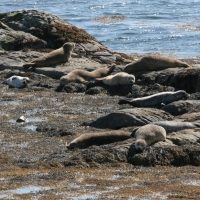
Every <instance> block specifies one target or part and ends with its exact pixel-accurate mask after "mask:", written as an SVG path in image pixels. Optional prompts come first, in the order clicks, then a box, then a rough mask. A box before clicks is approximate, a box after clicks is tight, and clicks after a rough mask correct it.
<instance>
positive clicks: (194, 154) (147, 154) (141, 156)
mask: <svg viewBox="0 0 200 200" xmlns="http://www.w3.org/2000/svg"><path fill="white" fill-rule="evenodd" d="M128 162H129V163H131V164H133V165H143V166H155V165H174V166H183V165H197V166H199V165H200V145H192V144H190V145H183V146H174V145H166V146H163V147H162V149H161V148H160V147H152V146H151V147H148V148H146V149H145V150H144V151H143V152H142V153H138V152H137V151H136V150H135V148H134V145H132V146H131V147H130V149H129V152H128Z"/></svg>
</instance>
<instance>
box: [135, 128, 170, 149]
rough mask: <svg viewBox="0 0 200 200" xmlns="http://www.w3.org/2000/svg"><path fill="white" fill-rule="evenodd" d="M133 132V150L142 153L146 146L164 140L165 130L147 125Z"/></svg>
mask: <svg viewBox="0 0 200 200" xmlns="http://www.w3.org/2000/svg"><path fill="white" fill-rule="evenodd" d="M135 131H136V132H135V139H136V141H135V148H136V149H137V150H141V151H143V150H144V149H145V148H146V147H147V146H150V145H152V144H154V143H156V142H159V141H165V140H166V131H165V129H164V128H163V127H161V126H158V125H154V124H147V125H144V126H142V127H140V128H138V129H136V130H135ZM132 134H134V133H132Z"/></svg>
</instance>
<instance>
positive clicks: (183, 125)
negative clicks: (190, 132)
mask: <svg viewBox="0 0 200 200" xmlns="http://www.w3.org/2000/svg"><path fill="white" fill-rule="evenodd" d="M152 124H155V125H158V126H162V127H163V128H164V129H165V130H166V132H167V133H172V132H177V131H180V130H184V129H194V128H199V127H200V123H196V122H194V123H193V122H181V121H158V122H153V123H152Z"/></svg>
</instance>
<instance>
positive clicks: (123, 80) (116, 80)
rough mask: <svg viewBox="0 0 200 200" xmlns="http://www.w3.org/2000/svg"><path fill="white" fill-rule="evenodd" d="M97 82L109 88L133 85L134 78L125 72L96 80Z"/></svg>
mask: <svg viewBox="0 0 200 200" xmlns="http://www.w3.org/2000/svg"><path fill="white" fill-rule="evenodd" d="M97 80H98V81H101V82H102V83H104V84H105V85H109V86H115V85H130V84H133V83H135V76H134V75H132V74H128V73H126V72H119V73H117V74H114V75H109V76H106V77H103V78H98V79H97Z"/></svg>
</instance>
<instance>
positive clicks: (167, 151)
mask: <svg viewBox="0 0 200 200" xmlns="http://www.w3.org/2000/svg"><path fill="white" fill-rule="evenodd" d="M0 21H1V23H0V33H1V34H0V48H1V50H0V56H1V59H0V82H2V81H3V80H5V79H7V78H9V77H10V76H12V75H19V76H23V77H29V78H30V80H31V82H30V83H28V86H27V87H26V88H23V89H16V88H14V89H13V88H9V87H8V86H6V85H3V84H0V93H1V97H0V110H1V115H0V122H1V130H0V135H1V136H0V138H1V139H0V144H1V145H0V146H1V148H0V155H4V157H5V158H3V159H2V160H1V164H2V165H1V166H3V165H5V166H8V165H17V166H21V167H29V166H36V167H40V166H45V167H52V166H54V167H57V166H62V167H63V166H65V167H69V166H78V167H83V166H84V167H88V166H89V167H90V166H98V167H100V166H102V165H106V166H116V165H121V164H122V163H123V164H125V163H129V164H133V165H145V166H154V165H175V166H182V165H200V156H199V155H200V146H199V143H200V136H199V128H196V127H194V128H193V129H187V130H181V131H178V132H174V133H171V134H168V135H167V140H166V141H165V142H159V143H156V144H154V145H152V146H150V147H148V148H146V149H145V150H144V151H143V152H138V151H136V149H135V148H134V138H130V139H127V140H125V141H118V142H116V141H114V142H112V143H110V144H102V145H100V146H96V145H91V146H90V147H88V148H85V149H73V150H69V149H67V148H66V146H65V143H66V141H67V142H69V141H72V140H73V139H74V138H76V137H77V136H79V135H81V134H84V133H88V132H90V133H93V132H101V131H109V129H121V130H122V131H127V132H130V133H131V132H132V131H133V129H134V128H135V127H138V126H142V125H145V124H148V123H151V122H155V123H156V122H158V121H163V120H173V121H182V122H192V123H199V122H200V106H199V99H200V91H199V88H200V87H199V86H200V85H199V83H200V82H199V81H200V73H199V72H200V71H199V70H200V68H199V67H198V66H197V65H198V63H200V59H198V58H197V59H195V60H192V59H190V60H188V62H187V60H185V61H186V62H187V63H189V64H190V65H193V64H197V65H195V66H196V67H193V68H188V69H183V68H173V69H172V68H171V69H170V68H169V69H165V70H162V71H149V72H145V73H144V72H143V73H140V72H137V73H136V74H135V75H136V83H135V84H133V85H131V86H130V85H129V86H114V87H110V86H105V85H102V84H99V83H95V82H90V83H88V84H79V83H70V84H67V85H66V86H65V87H63V88H59V87H60V84H59V83H60V82H59V78H60V77H61V76H63V75H65V74H67V73H69V72H70V71H72V70H74V69H77V68H81V69H86V70H88V71H92V70H94V69H97V68H99V67H103V66H107V65H116V70H115V71H114V73H116V72H120V71H123V67H124V66H125V64H127V63H129V62H132V61H133V60H134V59H135V58H137V57H138V56H136V55H135V56H134V55H133V56H129V55H125V54H121V53H117V52H112V51H111V50H109V49H108V48H107V47H105V46H104V45H102V44H101V43H100V42H98V41H97V40H96V39H95V38H94V37H92V36H91V35H89V34H88V33H87V32H86V31H84V30H82V29H79V28H77V27H75V26H73V25H72V24H70V23H68V22H64V21H63V20H61V19H60V18H58V17H56V16H53V15H51V14H47V13H43V12H38V11H34V10H30V11H14V12H9V13H1V14H0ZM68 41H69V42H75V43H76V46H75V49H74V52H73V55H72V57H71V58H70V60H69V62H67V63H65V64H63V65H56V66H54V67H50V68H48V67H46V68H45V67H41V68H37V69H35V71H25V70H24V69H23V68H22V65H23V64H24V63H26V62H30V61H31V60H33V59H35V58H38V57H40V56H42V55H44V54H45V53H47V52H50V51H52V50H53V49H56V48H58V47H60V46H61V45H62V44H63V43H64V42H68ZM179 89H182V90H186V91H187V92H188V93H189V94H190V97H189V99H188V100H181V101H176V102H173V103H171V104H168V105H161V107H162V108H161V109H156V108H155V107H153V108H137V107H135V108H130V106H128V105H118V101H119V99H120V97H119V96H120V95H122V96H126V97H130V98H137V97H143V96H148V95H152V94H156V93H159V92H164V91H176V90H179ZM58 91H60V92H58ZM20 116H24V117H25V119H26V120H25V121H24V122H22V123H16V120H17V119H18V118H19V117H20ZM1 166H0V168H1Z"/></svg>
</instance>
